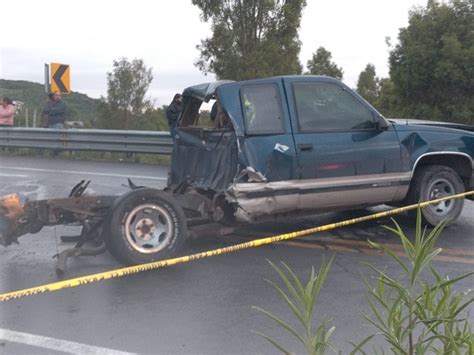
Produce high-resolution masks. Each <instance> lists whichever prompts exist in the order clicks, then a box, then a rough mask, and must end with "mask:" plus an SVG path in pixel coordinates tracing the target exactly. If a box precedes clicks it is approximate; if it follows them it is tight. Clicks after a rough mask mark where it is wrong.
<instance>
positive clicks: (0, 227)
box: [0, 194, 25, 246]
mask: <svg viewBox="0 0 474 355" xmlns="http://www.w3.org/2000/svg"><path fill="white" fill-rule="evenodd" d="M24 213H25V212H24V209H23V206H22V205H21V202H20V197H19V196H18V194H11V195H7V196H4V197H2V198H0V245H4V246H7V245H10V244H12V243H14V242H16V238H14V236H13V232H14V230H15V226H16V223H17V221H18V220H19V219H20V218H21V217H22V216H23V215H24Z"/></svg>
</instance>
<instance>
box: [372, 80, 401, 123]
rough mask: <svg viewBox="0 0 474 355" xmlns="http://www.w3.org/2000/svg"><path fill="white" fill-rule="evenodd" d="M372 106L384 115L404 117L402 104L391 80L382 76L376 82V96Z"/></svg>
mask: <svg viewBox="0 0 474 355" xmlns="http://www.w3.org/2000/svg"><path fill="white" fill-rule="evenodd" d="M374 106H375V107H376V108H377V110H379V111H380V113H382V114H383V115H384V116H385V117H391V118H401V117H404V110H403V106H402V105H401V104H400V99H399V97H398V96H397V94H396V93H395V89H394V86H393V82H392V80H390V78H383V79H380V80H379V83H378V97H377V100H375V102H374Z"/></svg>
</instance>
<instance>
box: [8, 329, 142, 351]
mask: <svg viewBox="0 0 474 355" xmlns="http://www.w3.org/2000/svg"><path fill="white" fill-rule="evenodd" d="M0 339H2V340H5V341H9V342H12V343H18V344H25V345H29V346H36V347H39V348H43V349H50V350H55V351H62V352H65V353H67V354H80V355H85V354H91V355H92V354H97V355H99V354H101V355H102V354H103V355H131V354H134V353H129V352H124V351H119V350H114V349H108V348H101V347H98V346H92V345H87V344H81V343H76V342H74V341H68V340H62V339H55V338H49V337H45V336H42V335H35V334H29V333H23V332H17V331H14V330H9V329H1V328H0Z"/></svg>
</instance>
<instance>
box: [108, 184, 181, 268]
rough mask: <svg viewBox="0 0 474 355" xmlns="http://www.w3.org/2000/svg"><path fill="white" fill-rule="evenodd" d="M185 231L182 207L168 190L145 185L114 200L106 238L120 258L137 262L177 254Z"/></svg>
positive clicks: (132, 263)
mask: <svg viewBox="0 0 474 355" xmlns="http://www.w3.org/2000/svg"><path fill="white" fill-rule="evenodd" d="M186 235H187V226H186V218H185V216H184V212H183V210H182V208H181V207H180V206H179V205H178V204H177V203H176V202H175V201H174V200H173V198H172V197H171V196H170V195H169V194H168V193H166V192H163V191H159V190H155V189H148V188H146V189H138V190H132V191H130V192H128V193H126V194H125V195H123V196H120V197H119V198H118V199H117V200H116V201H115V203H114V206H113V207H112V208H111V211H110V213H109V217H108V218H107V221H106V223H105V226H104V232H103V239H104V243H105V245H106V247H107V249H108V250H109V252H110V253H111V254H112V256H114V257H115V258H116V259H117V260H118V261H119V262H121V263H123V264H125V265H136V264H142V263H148V262H152V261H156V260H161V259H166V258H170V257H173V256H175V255H176V253H177V252H178V251H179V249H180V247H181V246H182V244H183V242H184V239H185V238H186Z"/></svg>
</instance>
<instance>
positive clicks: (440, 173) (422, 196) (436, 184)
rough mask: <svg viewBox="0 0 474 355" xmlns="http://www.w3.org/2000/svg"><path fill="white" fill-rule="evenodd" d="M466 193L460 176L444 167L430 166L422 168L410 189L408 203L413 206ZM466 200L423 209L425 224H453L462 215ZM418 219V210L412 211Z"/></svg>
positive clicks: (456, 200)
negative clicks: (443, 222)
mask: <svg viewBox="0 0 474 355" xmlns="http://www.w3.org/2000/svg"><path fill="white" fill-rule="evenodd" d="M463 192H464V184H463V182H462V181H461V179H460V177H459V175H458V174H457V173H456V172H455V171H454V170H453V169H451V168H449V167H447V166H443V165H429V166H425V167H422V168H420V170H419V171H418V172H417V173H416V175H415V178H414V180H413V182H412V186H411V188H410V193H409V199H408V201H409V202H410V203H412V204H415V203H418V202H424V201H429V200H434V199H436V198H441V197H444V196H449V195H455V194H460V193H463ZM463 206H464V199H454V200H447V201H444V202H441V203H439V204H437V205H430V206H427V207H424V208H422V217H423V220H424V222H425V223H427V224H429V225H431V226H436V225H437V224H439V223H440V222H442V221H445V222H446V223H447V224H451V223H453V222H454V221H455V220H456V219H457V218H458V217H459V215H460V214H461V212H462V209H463ZM410 214H411V215H412V216H415V217H416V210H415V211H411V213H410Z"/></svg>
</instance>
